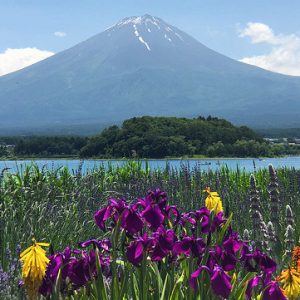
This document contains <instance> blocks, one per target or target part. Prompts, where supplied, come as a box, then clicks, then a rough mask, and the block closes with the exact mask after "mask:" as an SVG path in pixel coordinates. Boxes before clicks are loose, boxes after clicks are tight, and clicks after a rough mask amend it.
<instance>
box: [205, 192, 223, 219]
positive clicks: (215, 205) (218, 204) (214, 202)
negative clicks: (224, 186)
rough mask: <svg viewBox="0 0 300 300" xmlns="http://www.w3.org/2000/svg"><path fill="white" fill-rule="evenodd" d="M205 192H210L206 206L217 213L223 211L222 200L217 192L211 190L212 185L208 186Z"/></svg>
mask: <svg viewBox="0 0 300 300" xmlns="http://www.w3.org/2000/svg"><path fill="white" fill-rule="evenodd" d="M204 192H206V193H207V194H208V196H207V197H206V199H205V206H206V207H207V208H208V209H209V210H210V211H214V212H215V213H216V214H217V213H219V212H220V211H223V206H222V200H221V198H220V196H219V194H218V193H217V192H211V191H210V187H207V188H206V189H205V190H204Z"/></svg>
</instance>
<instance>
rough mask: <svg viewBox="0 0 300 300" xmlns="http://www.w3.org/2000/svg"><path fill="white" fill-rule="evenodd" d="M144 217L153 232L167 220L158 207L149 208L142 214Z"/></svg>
mask: <svg viewBox="0 0 300 300" xmlns="http://www.w3.org/2000/svg"><path fill="white" fill-rule="evenodd" d="M142 217H143V218H145V220H146V221H147V223H148V224H149V226H150V229H152V230H156V229H157V228H158V227H159V226H160V225H161V224H162V223H163V221H164V219H165V217H164V215H163V214H162V212H161V210H160V208H159V206H158V205H155V206H150V205H149V206H147V208H146V209H145V210H144V211H143V212H142Z"/></svg>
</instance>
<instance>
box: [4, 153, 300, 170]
mask: <svg viewBox="0 0 300 300" xmlns="http://www.w3.org/2000/svg"><path fill="white" fill-rule="evenodd" d="M80 162H81V161H80V160H78V159H72V160H64V159H38V160H17V161H16V160H6V161H0V170H2V169H4V168H9V171H10V172H12V173H14V172H16V171H18V170H19V171H22V170H23V169H24V167H25V166H26V165H30V164H32V163H35V164H37V165H38V166H39V167H40V168H47V169H57V168H59V167H64V166H65V167H67V168H68V169H69V170H70V171H74V172H75V171H76V170H78V167H79V165H80ZM142 162H143V164H144V165H145V160H143V161H142ZM147 162H148V164H149V166H150V168H152V169H154V168H161V169H163V168H165V166H166V164H167V163H168V164H169V165H170V166H171V167H174V168H179V167H180V166H182V165H186V166H189V167H191V168H192V167H194V166H196V165H197V166H198V167H200V168H202V169H203V170H209V169H210V170H216V169H218V168H220V167H221V166H226V165H227V166H228V168H230V169H236V168H237V167H239V168H241V169H245V170H246V171H249V172H252V171H253V170H254V165H255V167H256V168H257V169H259V168H267V167H268V165H269V164H272V165H273V166H274V167H275V168H277V167H288V168H292V167H293V168H296V169H300V156H290V157H280V158H264V159H252V158H247V159H189V160H185V159H174V160H173V159H172V160H166V159H162V160H147ZM125 163H126V160H84V161H83V164H82V172H83V173H86V172H87V171H88V170H92V169H93V168H95V167H97V166H100V165H104V166H105V167H107V166H108V164H112V165H113V166H117V165H119V166H121V165H123V164H125Z"/></svg>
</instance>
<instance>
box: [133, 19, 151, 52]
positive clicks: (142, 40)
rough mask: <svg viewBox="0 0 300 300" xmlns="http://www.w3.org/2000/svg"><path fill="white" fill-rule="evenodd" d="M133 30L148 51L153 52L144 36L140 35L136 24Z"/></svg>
mask: <svg viewBox="0 0 300 300" xmlns="http://www.w3.org/2000/svg"><path fill="white" fill-rule="evenodd" d="M133 29H134V34H135V36H136V37H137V38H138V39H139V41H140V42H141V43H142V44H144V45H145V47H146V48H147V50H148V51H151V48H150V47H149V45H148V43H147V42H145V41H144V39H143V37H142V36H140V34H139V32H138V30H137V26H136V25H135V24H134V25H133Z"/></svg>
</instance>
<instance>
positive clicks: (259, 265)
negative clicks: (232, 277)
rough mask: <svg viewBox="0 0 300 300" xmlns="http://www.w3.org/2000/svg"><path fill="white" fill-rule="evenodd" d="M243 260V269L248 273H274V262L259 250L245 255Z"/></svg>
mask: <svg viewBox="0 0 300 300" xmlns="http://www.w3.org/2000/svg"><path fill="white" fill-rule="evenodd" d="M244 260H245V269H246V270H247V271H248V272H258V271H259V270H262V271H263V272H264V273H266V274H267V273H273V272H275V271H276V262H275V261H274V260H272V259H271V258H270V257H269V256H267V255H266V254H264V253H262V252H261V251H259V250H255V251H254V252H253V253H249V254H246V255H245V256H244Z"/></svg>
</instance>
